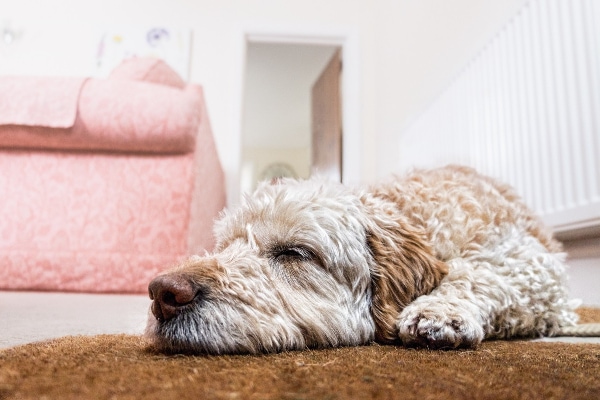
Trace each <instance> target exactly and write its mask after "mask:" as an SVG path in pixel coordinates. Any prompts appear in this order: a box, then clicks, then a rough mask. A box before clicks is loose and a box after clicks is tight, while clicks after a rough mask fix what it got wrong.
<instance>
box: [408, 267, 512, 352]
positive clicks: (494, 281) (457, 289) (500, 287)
mask: <svg viewBox="0 0 600 400" xmlns="http://www.w3.org/2000/svg"><path fill="white" fill-rule="evenodd" d="M449 266H450V273H449V274H448V276H446V278H444V279H443V280H442V282H441V284H440V286H438V287H437V288H436V289H435V290H433V291H432V292H431V293H430V294H428V295H424V296H421V297H419V298H417V299H416V300H415V301H413V302H412V303H411V304H409V305H408V306H406V307H405V308H404V310H403V311H402V313H401V314H400V318H399V319H398V322H397V328H398V334H399V336H400V339H401V340H402V342H403V343H404V344H405V345H407V346H419V347H428V348H436V349H439V348H458V347H467V348H468V347H476V346H477V345H478V344H479V343H480V342H481V341H482V340H483V339H484V338H485V337H486V335H488V334H489V332H490V331H492V330H493V326H492V325H493V324H494V322H495V320H496V319H497V315H498V313H501V312H502V311H503V310H506V309H507V308H509V307H510V305H511V304H514V299H515V297H517V296H518V291H517V290H516V289H515V288H513V287H512V285H510V283H509V282H507V281H506V280H505V279H503V277H502V276H501V274H498V273H497V272H496V271H494V269H493V268H492V267H491V266H490V264H489V263H486V262H477V263H474V262H473V261H467V260H465V259H455V260H452V261H451V262H449Z"/></svg>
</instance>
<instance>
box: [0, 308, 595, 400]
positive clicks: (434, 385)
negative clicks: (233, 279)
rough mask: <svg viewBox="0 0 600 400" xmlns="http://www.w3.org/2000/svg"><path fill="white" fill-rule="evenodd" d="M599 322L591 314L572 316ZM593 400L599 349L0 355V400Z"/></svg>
mask: <svg viewBox="0 0 600 400" xmlns="http://www.w3.org/2000/svg"><path fill="white" fill-rule="evenodd" d="M580 314H581V315H582V322H600V309H581V310H580ZM39 398H49V399H107V398H110V399H113V398H114V399H178V400H179V399H212V398H217V399H346V398H351V399H362V398H367V399H368V398H376V399H395V398H403V399H449V398H455V399H600V344H566V343H545V342H532V341H494V342H485V343H483V344H482V345H481V346H480V347H479V348H478V349H477V350H460V351H431V350H411V349H405V348H402V347H395V346H380V345H375V344H374V345H370V346H363V347H351V348H337V349H326V350H306V351H298V352H287V353H281V354H271V355H261V356H248V355H244V356H166V355H162V354H156V353H154V352H152V351H151V350H150V349H148V348H147V345H146V344H145V343H144V341H143V339H141V338H140V337H138V336H127V335H102V336H94V337H83V336H79V337H65V338H61V339H57V340H52V341H48V342H42V343H34V344H28V345H24V346H19V347H14V348H11V349H6V350H2V351H0V399H39Z"/></svg>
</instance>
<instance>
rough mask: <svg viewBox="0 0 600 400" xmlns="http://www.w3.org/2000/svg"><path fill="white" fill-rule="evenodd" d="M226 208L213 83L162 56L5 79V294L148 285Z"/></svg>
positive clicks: (1, 259)
mask: <svg viewBox="0 0 600 400" xmlns="http://www.w3.org/2000/svg"><path fill="white" fill-rule="evenodd" d="M224 205H225V189H224V177H223V170H222V168H221V165H220V163H219V160H218V156H217V152H216V149H215V144H214V140H213V136H212V132H211V128H210V124H209V120H208V116H207V112H206V106H205V102H204V98H203V92H202V89H201V87H199V86H197V85H194V84H189V85H186V84H185V83H184V82H183V81H182V80H181V78H180V77H179V76H178V75H177V74H176V73H175V72H173V71H172V70H171V69H170V68H169V67H168V66H167V65H166V64H164V63H163V62H162V61H159V60H154V59H131V60H128V61H125V62H124V63H123V64H121V65H120V66H119V67H117V69H115V71H113V73H112V74H111V76H110V77H109V78H108V79H93V78H88V79H84V78H82V79H79V78H27V77H0V289H14V290H61V291H85V292H123V293H126V292H132V293H135V292H144V291H146V286H147V283H148V282H149V280H150V279H151V278H152V277H153V276H154V275H155V274H156V273H157V272H158V271H160V270H162V269H164V268H166V267H169V266H171V265H172V264H174V263H175V262H177V261H178V260H179V259H181V258H183V257H185V256H187V255H189V254H195V253H198V252H204V251H205V250H211V249H212V247H213V237H212V223H213V219H214V218H215V217H216V216H217V214H218V213H219V212H220V210H221V209H222V208H223V207H224Z"/></svg>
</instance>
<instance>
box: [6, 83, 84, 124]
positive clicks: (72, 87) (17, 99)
mask: <svg viewBox="0 0 600 400" xmlns="http://www.w3.org/2000/svg"><path fill="white" fill-rule="evenodd" d="M84 81H85V78H59V77H55V78H51V79H49V78H39V77H25V76H9V77H2V78H0V125H26V126H45V127H49V128H69V127H71V126H73V124H74V123H75V117H76V116H77V100H78V98H79V93H80V91H81V87H82V85H83V82H84Z"/></svg>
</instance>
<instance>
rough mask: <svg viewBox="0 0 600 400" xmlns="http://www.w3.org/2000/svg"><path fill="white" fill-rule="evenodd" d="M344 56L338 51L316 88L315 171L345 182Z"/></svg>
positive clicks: (314, 98)
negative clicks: (343, 134) (343, 163)
mask: <svg viewBox="0 0 600 400" xmlns="http://www.w3.org/2000/svg"><path fill="white" fill-rule="evenodd" d="M341 73H342V59H341V54H340V50H337V51H336V52H335V53H334V55H333V56H332V58H331V60H330V61H329V63H328V64H327V66H326V67H325V69H324V70H323V72H322V73H321V75H320V76H319V77H318V78H317V81H316V82H315V83H314V85H313V87H312V93H311V103H312V105H311V108H312V117H311V118H312V144H311V147H312V157H311V174H314V173H317V174H319V175H321V176H325V177H327V178H329V179H331V180H334V181H337V182H341V181H342V102H341V92H340V80H341Z"/></svg>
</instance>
